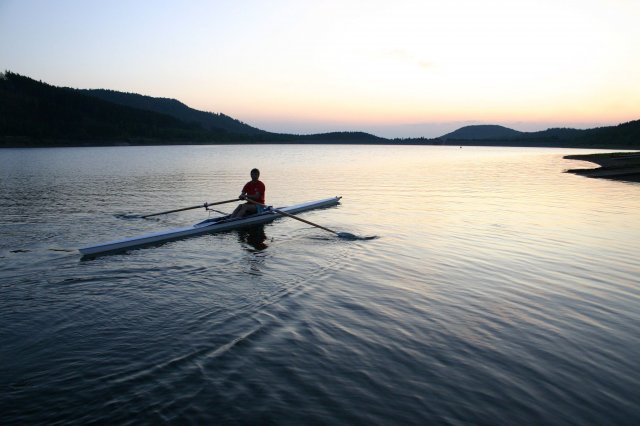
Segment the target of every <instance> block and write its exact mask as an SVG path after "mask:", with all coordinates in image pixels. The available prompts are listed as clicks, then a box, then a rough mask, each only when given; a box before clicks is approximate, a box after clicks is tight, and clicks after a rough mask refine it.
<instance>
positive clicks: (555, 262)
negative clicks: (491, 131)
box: [0, 145, 640, 425]
mask: <svg viewBox="0 0 640 426" xmlns="http://www.w3.org/2000/svg"><path fill="white" fill-rule="evenodd" d="M577 152H580V151H577V150H554V149H516V148H469V147H464V148H462V149H460V148H458V147H394V146H380V147H377V146H326V145H325V146H323V145H318V146H295V145H281V146H280V145H273V146H180V147H118V148H70V149H28V150H27V149H25V150H21V149H15V150H8V149H4V150H0V206H1V211H0V232H1V235H2V239H1V241H0V412H1V413H2V423H3V424H34V423H46V424H74V423H75V424H86V423H92V422H96V423H103V424H141V423H142V424H163V423H173V424H291V425H299V424H328V425H329V424H331V425H333V424H366V425H371V424H379V425H389V424H398V425H407V424H413V425H425V424H450V425H469V424H486V425H497V424H504V425H510V424H527V425H529V424H533V425H543V424H544V425H549V424H554V425H555V424H557V425H585V424H601V425H604V424H607V425H611V424H616V425H625V424H628V425H636V424H639V422H640V407H639V405H638V395H640V368H638V367H639V360H640V326H639V324H640V262H639V260H638V252H639V248H640V183H628V182H619V181H609V180H595V179H589V178H585V177H580V176H575V175H571V174H566V173H563V170H565V169H568V168H577V167H585V168H588V167H594V165H591V164H589V163H582V162H577V161H569V160H564V159H563V158H562V157H563V155H566V154H570V153H577ZM252 167H259V168H260V169H261V171H262V180H263V181H264V182H265V183H266V185H267V202H268V203H270V204H273V205H275V206H284V205H289V204H296V203H299V202H303V201H308V200H314V199H320V198H326V197H331V196H334V195H342V196H343V197H344V198H343V199H342V203H341V204H340V205H339V206H337V207H331V208H327V209H323V210H317V211H312V212H308V213H304V214H303V215H302V217H304V218H306V219H308V220H311V221H314V222H317V223H319V224H322V225H324V226H326V227H328V228H331V229H335V230H337V231H345V232H350V233H354V234H358V235H377V236H378V237H379V238H377V239H374V240H368V241H348V240H343V239H338V238H335V237H333V236H332V235H331V234H328V233H326V232H324V231H322V230H320V229H317V228H313V227H310V226H307V225H305V224H302V223H300V222H298V221H295V220H291V219H278V220H276V221H275V222H273V223H271V224H268V225H265V226H262V227H258V228H251V229H248V230H240V231H230V232H225V233H221V234H207V235H202V236H198V237H194V238H189V239H184V240H179V241H173V242H170V243H167V244H163V245H159V246H153V247H149V248H143V249H139V250H133V251H130V252H128V253H124V254H116V255H111V256H103V257H99V258H96V259H93V260H91V259H89V260H87V259H81V256H80V255H79V253H78V252H77V248H78V247H82V246H85V245H90V244H94V243H99V242H104V241H109V240H112V239H115V238H119V237H128V236H135V235H138V234H142V233H147V232H153V231H157V230H162V229H164V228H172V227H176V226H183V225H189V224H192V223H195V222H196V221H199V220H201V219H204V218H206V217H207V215H208V214H207V213H206V212H205V211H204V210H192V211H185V212H181V213H176V214H171V215H166V216H159V217H157V218H154V219H136V218H134V217H133V216H134V215H139V214H147V213H154V212H158V211H163V210H169V209H173V208H180V207H186V206H192V205H196V204H200V203H204V202H205V201H210V202H213V201H218V200H226V199H229V198H233V197H235V196H237V194H238V193H239V190H240V189H241V187H242V185H243V184H244V183H245V182H246V181H247V180H249V170H250V169H251V168H252ZM233 206H234V205H222V206H219V207H220V210H221V211H230V210H232V208H233Z"/></svg>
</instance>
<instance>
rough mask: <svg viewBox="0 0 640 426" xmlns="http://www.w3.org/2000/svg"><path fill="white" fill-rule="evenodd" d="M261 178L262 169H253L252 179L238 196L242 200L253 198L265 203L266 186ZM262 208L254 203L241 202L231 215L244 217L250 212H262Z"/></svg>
mask: <svg viewBox="0 0 640 426" xmlns="http://www.w3.org/2000/svg"><path fill="white" fill-rule="evenodd" d="M259 178H260V170H258V169H252V170H251V180H250V181H249V182H247V183H246V184H245V185H244V187H243V188H242V193H241V194H240V196H239V197H238V198H239V199H241V200H247V199H248V200H253V201H256V202H258V203H260V204H264V201H265V197H264V192H265V186H264V183H262V182H261V181H260V179H259ZM261 210H262V206H258V205H256V204H253V203H245V204H240V205H239V206H238V207H236V209H235V210H234V211H233V213H231V217H232V218H235V217H243V216H246V215H249V214H254V213H260V212H261Z"/></svg>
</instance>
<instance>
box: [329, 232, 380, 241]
mask: <svg viewBox="0 0 640 426" xmlns="http://www.w3.org/2000/svg"><path fill="white" fill-rule="evenodd" d="M336 235H337V236H338V238H342V239H343V240H352V241H355V240H373V239H375V238H378V237H377V236H376V235H374V236H368V237H360V236H358V235H354V234H352V233H350V232H336Z"/></svg>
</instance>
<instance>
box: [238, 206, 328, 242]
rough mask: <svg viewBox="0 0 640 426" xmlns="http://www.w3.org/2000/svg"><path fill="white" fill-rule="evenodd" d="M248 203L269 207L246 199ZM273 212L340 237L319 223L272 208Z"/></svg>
mask: <svg viewBox="0 0 640 426" xmlns="http://www.w3.org/2000/svg"><path fill="white" fill-rule="evenodd" d="M246 201H248V202H249V203H251V204H255V205H257V206H262V207H268V206H266V205H265V204H262V203H259V202H257V201H253V200H252V199H250V198H246ZM271 210H273V211H274V212H276V213H279V214H281V215H283V216H286V217H290V218H292V219H295V220H299V221H300V222H304V223H306V224H308V225H311V226H315V227H316V228H320V229H324V230H325V231H327V232H331V233H333V234H336V235H339V234H338V233H337V232H336V231H333V230H331V229H329V228H325V227H324V226H322V225H318V224H317V223H313V222H309V221H308V220H305V219H302V218H300V217H298V216H295V215H292V214H291V213H287V212H283V211H282V210H280V209H276V208H275V207H271Z"/></svg>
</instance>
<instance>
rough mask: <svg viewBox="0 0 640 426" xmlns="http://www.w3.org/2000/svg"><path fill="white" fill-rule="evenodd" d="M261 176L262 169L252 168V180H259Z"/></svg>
mask: <svg viewBox="0 0 640 426" xmlns="http://www.w3.org/2000/svg"><path fill="white" fill-rule="evenodd" d="M259 177H260V170H258V169H252V170H251V180H258V178H259Z"/></svg>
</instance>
